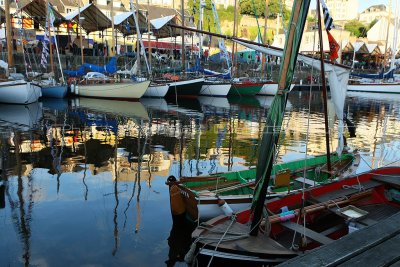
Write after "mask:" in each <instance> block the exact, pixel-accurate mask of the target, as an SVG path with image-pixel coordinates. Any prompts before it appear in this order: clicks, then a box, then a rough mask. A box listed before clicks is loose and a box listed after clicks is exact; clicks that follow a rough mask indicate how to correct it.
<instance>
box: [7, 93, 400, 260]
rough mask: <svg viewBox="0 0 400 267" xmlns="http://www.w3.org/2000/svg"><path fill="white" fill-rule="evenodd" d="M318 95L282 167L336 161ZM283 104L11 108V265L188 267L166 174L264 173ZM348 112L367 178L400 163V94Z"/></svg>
mask: <svg viewBox="0 0 400 267" xmlns="http://www.w3.org/2000/svg"><path fill="white" fill-rule="evenodd" d="M309 99H310V95H309V94H308V93H304V92H303V93H301V92H293V93H292V94H291V95H290V97H289V102H288V105H287V112H286V117H285V118H286V119H285V122H284V131H283V134H282V138H281V143H280V154H279V158H278V159H277V161H289V160H294V159H302V158H304V157H305V156H306V150H307V154H308V155H318V154H322V153H325V134H324V128H323V114H322V102H321V95H320V94H318V93H316V94H313V95H312V96H311V110H309V109H308V101H309ZM271 101H272V97H254V98H245V99H240V98H232V99H225V98H208V97H202V98H199V99H198V100H191V101H187V102H180V103H178V104H177V103H175V104H174V103H168V102H167V101H165V100H164V99H144V100H141V102H139V103H130V102H119V101H117V102H114V101H108V100H107V101H106V100H94V99H85V98H80V99H69V100H64V101H59V100H46V101H43V102H40V103H36V104H31V105H28V106H15V105H14V106H11V105H0V147H1V150H0V153H1V154H0V155H1V162H0V167H1V179H2V181H1V182H0V185H1V186H0V232H1V239H0V263H1V264H0V265H1V266H165V265H168V266H173V265H174V264H175V266H184V265H185V264H184V263H182V262H176V261H177V260H179V259H180V255H182V254H183V253H182V250H185V246H187V245H188V242H189V240H188V239H187V236H182V235H180V233H181V232H182V231H183V230H184V229H181V228H172V219H171V214H170V210H169V194H168V188H167V186H166V185H165V180H166V178H167V177H168V175H175V176H197V175H207V174H210V173H216V172H223V171H228V170H242V169H247V168H249V167H251V166H255V165H256V164H257V153H258V144H259V139H260V132H261V130H262V128H263V125H264V121H265V112H266V111H267V110H268V107H269V105H270V104H271ZM345 109H346V113H347V116H348V118H349V119H350V120H351V121H352V122H353V123H354V125H355V127H356V137H353V138H349V133H348V132H347V131H346V136H347V137H348V143H349V146H351V147H352V148H357V149H358V150H359V151H360V152H361V155H362V162H361V164H360V167H359V169H358V172H362V171H366V170H369V169H370V168H376V167H382V166H386V165H399V160H400V153H397V152H398V151H399V147H400V138H399V131H400V130H399V129H400V127H399V126H400V125H399V122H400V96H397V95H382V94H355V93H353V94H350V95H349V96H348V98H347V102H346V105H345ZM331 125H332V129H333V130H332V140H331V144H332V146H333V147H335V146H336V144H337V142H336V140H335V137H336V135H335V127H336V125H335V123H334V122H332V123H331ZM307 136H308V143H307V142H306V140H307ZM182 246H183V247H182Z"/></svg>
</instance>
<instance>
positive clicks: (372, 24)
mask: <svg viewBox="0 0 400 267" xmlns="http://www.w3.org/2000/svg"><path fill="white" fill-rule="evenodd" d="M377 22H378V20H377V19H374V20H373V21H371V23H370V24H369V25H368V29H371V28H372V27H374V25H375V24H376V23H377Z"/></svg>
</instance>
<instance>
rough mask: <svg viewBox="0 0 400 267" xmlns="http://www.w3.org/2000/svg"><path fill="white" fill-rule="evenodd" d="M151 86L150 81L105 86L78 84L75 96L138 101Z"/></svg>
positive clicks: (106, 84) (104, 84) (105, 84)
mask: <svg viewBox="0 0 400 267" xmlns="http://www.w3.org/2000/svg"><path fill="white" fill-rule="evenodd" d="M149 85H150V81H144V82H126V83H103V84H88V85H85V84H78V85H76V86H75V94H76V95H79V96H85V97H94V98H104V99H117V100H124V99H125V100H137V99H139V98H141V97H142V96H143V95H144V93H145V92H146V90H147V88H148V87H149Z"/></svg>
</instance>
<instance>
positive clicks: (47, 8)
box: [46, 0, 55, 74]
mask: <svg viewBox="0 0 400 267" xmlns="http://www.w3.org/2000/svg"><path fill="white" fill-rule="evenodd" d="M49 12H50V10H49V0H46V24H47V31H48V33H49V50H50V68H51V72H52V73H53V74H55V72H54V62H53V42H52V40H51V26H50V16H49Z"/></svg>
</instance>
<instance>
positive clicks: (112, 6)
mask: <svg viewBox="0 0 400 267" xmlns="http://www.w3.org/2000/svg"><path fill="white" fill-rule="evenodd" d="M110 3H111V7H110V17H111V51H110V56H112V57H113V56H115V55H116V54H117V51H115V50H116V47H117V46H116V44H115V42H114V37H115V36H114V34H116V33H115V29H114V2H113V1H110Z"/></svg>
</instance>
